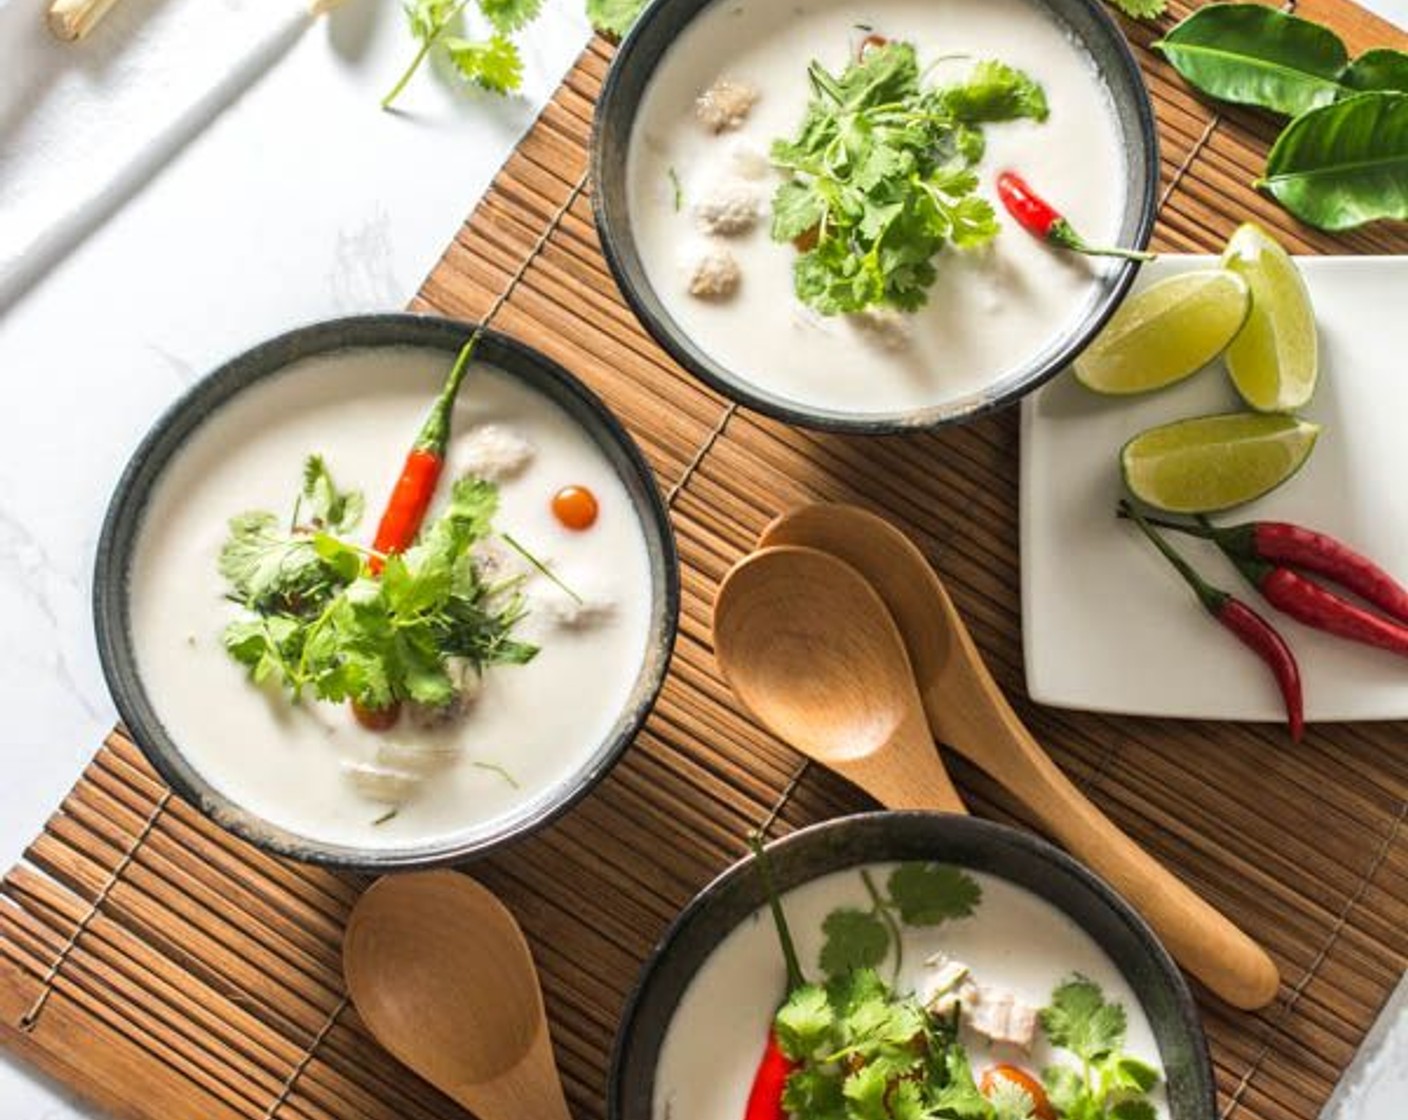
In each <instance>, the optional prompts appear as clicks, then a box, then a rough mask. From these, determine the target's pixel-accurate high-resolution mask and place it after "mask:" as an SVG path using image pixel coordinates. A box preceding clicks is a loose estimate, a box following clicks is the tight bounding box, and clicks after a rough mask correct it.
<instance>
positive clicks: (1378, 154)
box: [1257, 93, 1408, 232]
mask: <svg viewBox="0 0 1408 1120" xmlns="http://www.w3.org/2000/svg"><path fill="white" fill-rule="evenodd" d="M1257 186H1258V187H1260V188H1261V189H1262V190H1264V191H1266V192H1267V193H1268V194H1270V195H1271V196H1272V197H1273V198H1275V199H1276V201H1277V202H1279V203H1280V204H1281V205H1282V206H1284V207H1285V208H1286V209H1287V210H1289V211H1290V212H1291V213H1292V214H1294V215H1295V216H1296V217H1298V218H1300V219H1301V221H1303V222H1307V223H1309V224H1310V225H1312V226H1316V227H1318V228H1319V229H1323V230H1329V231H1331V232H1335V231H1339V230H1346V229H1352V228H1354V227H1355V226H1359V225H1363V224H1364V223H1365V222H1372V221H1376V220H1378V219H1381V218H1400V219H1404V218H1408V94H1403V93H1361V94H1356V95H1355V96H1353V97H1350V98H1347V99H1346V100H1344V101H1340V102H1338V103H1337V104H1334V105H1326V106H1324V107H1323V108H1320V109H1315V110H1313V111H1311V112H1309V113H1306V114H1304V115H1303V116H1301V117H1298V118H1297V119H1296V120H1294V121H1292V122H1291V123H1290V125H1289V126H1288V127H1287V128H1286V130H1285V131H1284V132H1282V133H1281V135H1280V136H1279V137H1278V138H1277V140H1276V143H1275V145H1274V146H1273V147H1272V149H1271V154H1270V155H1269V156H1268V157H1267V161H1266V174H1265V176H1264V177H1263V178H1261V179H1260V180H1258V182H1257Z"/></svg>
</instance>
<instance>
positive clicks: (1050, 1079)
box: [1039, 975, 1159, 1120]
mask: <svg viewBox="0 0 1408 1120" xmlns="http://www.w3.org/2000/svg"><path fill="white" fill-rule="evenodd" d="M1039 1019H1040V1022H1041V1026H1042V1029H1043V1030H1044V1031H1045V1032H1046V1034H1047V1036H1048V1037H1049V1038H1050V1039H1051V1042H1052V1043H1053V1044H1054V1045H1056V1046H1060V1047H1062V1048H1063V1049H1066V1050H1069V1051H1071V1053H1073V1054H1074V1055H1075V1056H1076V1057H1077V1058H1079V1059H1080V1068H1079V1069H1075V1068H1072V1067H1071V1066H1065V1065H1060V1066H1051V1067H1048V1068H1047V1069H1045V1070H1043V1071H1042V1075H1041V1076H1042V1081H1043V1082H1044V1083H1045V1085H1046V1090H1047V1095H1048V1096H1049V1097H1050V1099H1051V1103H1052V1104H1053V1105H1055V1106H1056V1108H1057V1110H1058V1111H1059V1113H1060V1114H1061V1116H1063V1117H1065V1118H1066V1120H1153V1118H1154V1116H1155V1112H1154V1109H1153V1106H1152V1105H1151V1104H1150V1103H1149V1102H1148V1100H1147V1099H1146V1097H1147V1094H1148V1093H1149V1091H1150V1090H1152V1089H1153V1088H1154V1086H1155V1085H1156V1084H1158V1080H1159V1072H1158V1070H1156V1069H1155V1068H1154V1067H1153V1066H1151V1065H1149V1064H1148V1063H1147V1062H1143V1061H1140V1060H1139V1059H1138V1058H1135V1057H1134V1056H1132V1055H1129V1054H1124V1053H1122V1052H1121V1047H1123V1045H1124V1038H1125V1028H1126V1025H1127V1023H1126V1015H1125V1010H1124V1008H1123V1006H1121V1005H1120V1004H1118V1003H1112V1002H1108V1001H1107V1000H1106V999H1105V996H1104V993H1102V992H1101V991H1100V987H1099V985H1097V984H1095V983H1094V982H1093V981H1091V980H1087V979H1086V978H1085V977H1083V976H1079V975H1076V976H1072V977H1071V978H1070V979H1069V980H1066V981H1065V982H1063V983H1062V984H1060V985H1059V986H1058V987H1057V988H1056V990H1055V991H1054V992H1052V994H1051V1005H1050V1006H1049V1007H1046V1008H1045V1009H1043V1010H1042V1011H1041V1013H1040V1015H1039Z"/></svg>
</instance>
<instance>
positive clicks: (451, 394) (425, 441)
mask: <svg viewBox="0 0 1408 1120" xmlns="http://www.w3.org/2000/svg"><path fill="white" fill-rule="evenodd" d="M478 344H479V331H477V330H476V331H475V332H474V333H473V334H472V335H470V336H469V341H468V342H466V343H465V344H464V345H463V346H461V347H460V352H459V354H458V355H456V357H455V364H454V365H453V366H452V367H451V368H450V374H449V376H448V377H446V378H445V384H444V386H443V387H442V388H441V389H440V395H439V396H438V397H436V398H435V403H434V404H433V405H431V406H430V414H429V415H428V416H426V418H425V423H424V424H423V425H422V426H421V429H420V434H419V435H418V436H416V442H415V446H416V448H417V449H419V450H421V451H434V452H436V453H437V454H443V453H444V451H445V445H446V444H447V443H449V441H450V415H451V413H453V412H454V408H455V398H456V397H458V396H459V392H460V386H461V385H462V384H463V383H464V379H465V375H466V374H468V373H469V361H470V359H471V358H472V357H474V349H475V347H476V346H478Z"/></svg>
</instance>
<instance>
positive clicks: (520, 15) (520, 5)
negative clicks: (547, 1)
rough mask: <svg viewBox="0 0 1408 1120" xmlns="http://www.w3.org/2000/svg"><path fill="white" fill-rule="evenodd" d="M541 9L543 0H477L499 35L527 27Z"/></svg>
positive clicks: (480, 8)
mask: <svg viewBox="0 0 1408 1120" xmlns="http://www.w3.org/2000/svg"><path fill="white" fill-rule="evenodd" d="M542 9H543V0H479V10H480V11H481V12H483V13H484V18H485V19H487V20H488V21H489V22H490V23H491V24H492V25H493V27H494V30H495V31H497V32H499V34H501V35H511V34H513V32H515V31H520V30H522V29H523V28H525V27H527V26H528V25H529V24H530V23H532V22H533V21H534V20H535V19H537V18H538V13H539V12H541V11H542Z"/></svg>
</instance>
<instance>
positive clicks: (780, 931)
mask: <svg viewBox="0 0 1408 1120" xmlns="http://www.w3.org/2000/svg"><path fill="white" fill-rule="evenodd" d="M748 847H749V849H750V850H751V851H752V853H753V858H754V859H756V860H757V862H758V874H759V875H761V876H762V879H763V889H764V890H765V891H767V895H768V907H769V908H770V909H771V910H772V920H773V924H774V925H775V926H776V927H777V939H778V941H779V942H781V944H782V959H783V960H784V961H785V962H786V964H787V990H788V992H795V991H796V990H797V989H798V988H800V987H802V986H803V985H804V984H806V982H807V979H806V977H805V976H804V975H802V965H801V961H800V960H799V959H798V957H797V946H796V944H795V943H794V942H793V941H792V930H791V928H790V927H789V926H788V925H787V915H786V914H785V913H783V910H782V899H781V898H779V897H778V893H777V884H776V883H775V882H774V881H773V877H772V863H771V862H770V861H769V860H768V856H767V853H766V852H765V851H764V850H763V838H762V836H760V835H759V834H758V833H756V832H755V833H753V834H752V835H751V836H749V837H748Z"/></svg>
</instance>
